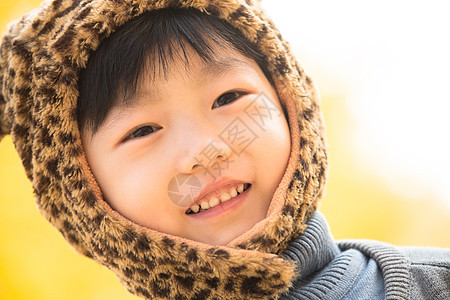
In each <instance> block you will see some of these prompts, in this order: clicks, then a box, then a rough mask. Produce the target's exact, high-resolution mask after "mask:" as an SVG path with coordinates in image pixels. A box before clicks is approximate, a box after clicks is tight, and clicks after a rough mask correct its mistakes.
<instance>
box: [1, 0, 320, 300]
mask: <svg viewBox="0 0 450 300" xmlns="http://www.w3.org/2000/svg"><path fill="white" fill-rule="evenodd" d="M168 7H174V8H182V9H183V8H193V9H197V10H199V11H201V12H203V13H206V14H212V15H215V16H217V17H218V18H220V19H223V20H225V21H226V22H228V23H229V24H231V25H232V26H233V27H235V28H236V29H238V30H239V31H240V32H242V34H243V35H244V36H245V37H246V38H248V39H249V40H250V41H251V42H252V43H254V44H255V45H256V46H257V48H258V49H259V50H260V51H261V53H262V54H264V55H265V56H266V57H267V61H268V70H269V72H270V73H271V75H272V77H273V79H274V82H275V87H276V90H277V93H278V95H279V98H280V100H281V102H282V104H283V105H284V107H285V109H286V112H287V116H288V122H289V127H290V132H291V155H290V158H289V162H288V166H287V169H286V172H285V174H284V175H283V178H282V180H281V182H280V184H279V186H278V188H277V190H276V192H275V194H274V196H273V199H272V202H271V205H270V207H269V210H268V212H267V217H266V218H265V219H264V220H262V221H261V222H259V223H258V224H256V225H255V226H254V227H253V228H252V229H251V230H250V231H248V232H246V233H244V234H243V235H241V236H240V237H238V238H237V239H235V240H234V241H232V242H231V243H230V244H229V245H227V246H211V245H206V244H203V243H199V242H195V241H192V240H188V239H183V238H180V237H176V236H172V235H169V234H164V233H161V232H157V231H154V230H151V229H148V228H144V227H142V226H140V225H138V224H136V223H133V222H131V221H129V220H128V219H126V218H124V217H123V216H121V215H120V214H118V213H117V212H116V211H114V210H112V209H111V207H110V206H109V205H108V204H107V203H106V202H105V201H104V200H103V198H102V194H101V192H100V189H99V187H98V185H97V183H96V181H95V179H94V177H93V176H92V174H91V173H90V171H89V167H88V166H87V162H86V158H85V155H84V151H83V147H82V143H81V139H80V132H79V130H78V124H77V116H76V105H77V98H78V75H79V73H80V70H81V69H83V68H85V67H86V64H87V61H88V58H89V55H90V53H92V51H93V50H95V49H97V47H98V46H99V43H101V41H102V40H103V39H104V38H105V37H107V36H109V35H110V34H111V33H112V32H113V31H115V30H116V29H117V28H118V27H119V26H121V25H122V24H124V23H125V22H127V21H128V20H130V19H131V18H133V17H136V16H138V15H140V14H142V13H143V12H145V11H151V10H155V9H161V8H168ZM0 51H1V53H0V84H1V93H0V139H1V138H2V137H3V136H5V135H6V134H10V135H11V137H12V140H13V142H14V144H15V147H16V149H17V152H18V153H19V155H20V158H21V160H22V163H23V165H24V167H25V171H26V174H27V176H28V178H29V179H30V181H31V182H32V185H33V189H34V194H35V199H36V203H37V207H38V209H39V210H40V212H41V213H42V214H43V215H44V217H45V218H46V219H47V220H48V221H49V222H50V223H51V224H52V225H53V226H55V227H56V228H57V229H58V230H59V231H60V232H61V234H62V235H63V236H64V238H65V239H66V240H67V241H68V242H69V244H70V245H71V246H72V247H73V248H74V249H75V250H76V251H78V252H79V253H82V254H84V255H86V256H88V257H90V258H92V259H94V260H95V261H97V262H99V263H100V264H102V265H105V266H106V267H108V268H109V269H111V270H112V271H113V272H114V273H115V274H116V275H117V276H118V277H119V279H120V280H121V282H122V283H123V284H124V285H125V287H126V288H127V289H128V290H129V291H130V292H132V293H134V294H136V295H139V296H141V297H144V298H150V299H152V298H168V299H261V298H271V297H272V298H277V295H279V294H280V292H283V291H286V290H287V289H288V288H289V287H290V285H291V280H292V279H293V278H295V276H296V274H297V272H298V271H299V270H296V267H295V264H294V263H293V262H292V261H289V260H287V259H284V258H282V257H281V256H279V254H280V252H281V251H282V250H283V249H284V248H285V247H286V246H287V244H288V243H289V242H290V241H291V240H292V239H293V238H295V237H296V236H298V235H299V234H300V233H301V232H302V231H303V230H304V229H305V222H306V220H307V219H308V217H309V216H311V215H312V213H313V211H314V210H315V209H316V206H317V202H318V200H319V199H320V198H321V196H322V192H323V189H324V182H325V178H326V173H327V171H326V170H327V158H326V146H325V140H324V130H323V121H322V117H321V113H320V108H319V100H318V97H317V95H316V93H315V91H314V87H313V84H312V82H311V80H310V79H309V78H308V77H307V76H306V75H305V73H304V72H303V70H302V69H301V67H300V66H299V64H298V63H297V61H296V60H295V59H294V57H293V55H292V53H291V50H290V49H289V45H288V44H287V42H285V41H284V40H283V38H282V37H281V35H280V33H279V32H278V30H277V29H276V28H275V26H274V25H273V23H272V21H271V20H270V19H268V18H267V16H266V15H265V13H264V11H263V10H262V9H261V7H260V5H259V1H257V0H245V1H244V0H208V1H206V0H179V1H177V0H123V1H117V0H53V1H45V2H44V3H42V5H41V6H40V7H38V8H37V9H35V10H33V11H32V12H30V13H29V14H27V15H25V16H24V17H22V18H21V19H19V20H18V21H16V22H14V23H12V24H10V26H9V28H8V32H7V33H5V34H4V36H3V39H2V41H1V49H0ZM300 271H301V270H300Z"/></svg>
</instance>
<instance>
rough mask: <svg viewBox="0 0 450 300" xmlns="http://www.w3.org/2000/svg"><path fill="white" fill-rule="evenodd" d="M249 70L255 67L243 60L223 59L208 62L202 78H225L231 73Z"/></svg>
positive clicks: (203, 69)
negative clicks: (224, 76)
mask: <svg viewBox="0 0 450 300" xmlns="http://www.w3.org/2000/svg"><path fill="white" fill-rule="evenodd" d="M249 68H250V69H253V68H254V66H252V65H251V64H250V63H249V62H247V61H245V60H243V59H238V58H234V57H232V58H229V57H227V58H225V57H223V58H221V59H214V60H208V61H206V62H205V66H204V67H203V68H202V74H203V76H202V77H206V78H208V77H209V76H221V75H222V76H223V75H226V74H229V73H236V72H238V71H240V70H244V69H245V70H248V69H249ZM209 78H210V77H209Z"/></svg>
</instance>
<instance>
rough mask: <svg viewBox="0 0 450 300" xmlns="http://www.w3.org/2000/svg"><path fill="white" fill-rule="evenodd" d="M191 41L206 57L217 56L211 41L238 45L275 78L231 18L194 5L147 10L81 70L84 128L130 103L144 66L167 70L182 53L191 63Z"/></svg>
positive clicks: (79, 108)
mask: <svg viewBox="0 0 450 300" xmlns="http://www.w3.org/2000/svg"><path fill="white" fill-rule="evenodd" d="M187 46H189V47H191V48H192V49H193V50H194V51H195V52H196V53H197V54H198V55H199V57H200V58H201V59H202V60H203V61H205V62H210V61H213V60H214V51H213V46H219V47H225V48H231V49H235V50H237V51H239V52H240V53H241V54H243V55H244V56H246V57H247V58H250V59H252V60H254V61H255V62H256V63H257V64H258V65H259V67H260V68H261V70H262V71H263V72H264V74H265V75H266V77H267V79H268V80H269V81H270V82H271V83H272V80H271V77H270V75H269V73H268V71H267V68H266V63H265V62H264V56H263V55H262V54H261V53H260V52H259V51H258V49H257V48H256V47H255V46H254V45H253V44H252V43H251V42H250V41H249V40H247V39H246V38H245V37H244V36H243V35H242V33H240V32H239V31H238V30H237V29H235V28H234V27H232V26H231V25H230V24H228V23H226V22H224V21H222V20H220V19H219V18H217V17H214V16H211V15H208V14H205V13H201V12H200V11H197V10H194V9H161V10H155V11H151V12H146V13H144V14H142V15H140V16H138V17H136V18H134V19H132V20H130V21H129V22H127V23H126V24H125V25H124V26H122V27H120V28H119V29H118V30H117V31H116V32H114V33H112V34H111V35H110V36H109V37H108V38H106V39H105V40H104V41H103V42H102V43H101V45H100V46H99V48H98V49H97V51H95V52H94V53H93V54H92V56H91V57H90V58H89V61H88V64H87V67H86V69H83V70H82V71H81V72H80V79H79V91H80V95H79V99H78V106H77V116H78V123H79V126H80V130H81V129H83V128H84V127H85V126H87V127H88V128H89V129H91V130H92V133H95V132H96V131H97V130H98V128H99V127H100V125H101V124H102V123H103V122H104V121H105V118H106V116H107V114H108V112H109V111H110V110H111V109H112V108H113V107H115V106H116V105H119V104H126V101H127V99H129V98H130V97H131V96H132V95H133V94H134V93H135V92H136V88H137V86H138V81H139V78H140V75H141V73H142V72H143V71H152V73H153V78H154V77H155V76H156V75H159V76H161V75H164V76H166V75H167V70H168V67H169V64H170V63H171V62H173V60H174V58H175V57H176V55H181V54H182V55H183V58H184V61H185V63H186V66H188V64H189V62H188V61H189V60H188V57H187V55H186V47H187ZM157 72H158V74H157ZM161 72H162V74H161Z"/></svg>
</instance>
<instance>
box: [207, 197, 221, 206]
mask: <svg viewBox="0 0 450 300" xmlns="http://www.w3.org/2000/svg"><path fill="white" fill-rule="evenodd" d="M219 204H220V200H219V198H217V197H213V198H211V200H209V206H210V207H214V206H217V205H219Z"/></svg>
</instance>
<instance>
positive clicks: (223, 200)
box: [220, 193, 231, 202]
mask: <svg viewBox="0 0 450 300" xmlns="http://www.w3.org/2000/svg"><path fill="white" fill-rule="evenodd" d="M230 199H231V196H230V194H228V193H223V194H222V195H221V196H220V201H222V202H225V201H228V200H230Z"/></svg>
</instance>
